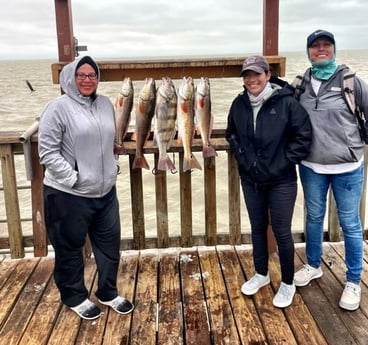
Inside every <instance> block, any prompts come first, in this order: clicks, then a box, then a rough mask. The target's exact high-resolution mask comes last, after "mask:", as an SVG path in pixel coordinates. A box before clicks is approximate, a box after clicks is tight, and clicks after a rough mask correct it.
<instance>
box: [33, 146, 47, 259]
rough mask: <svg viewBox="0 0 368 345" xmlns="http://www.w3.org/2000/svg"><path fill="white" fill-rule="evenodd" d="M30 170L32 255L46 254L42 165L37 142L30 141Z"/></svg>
mask: <svg viewBox="0 0 368 345" xmlns="http://www.w3.org/2000/svg"><path fill="white" fill-rule="evenodd" d="M31 154H32V171H33V179H32V181H31V197H32V229H33V241H34V245H33V246H34V256H36V257H39V256H47V245H48V241H47V233H46V225H45V220H44V206H43V166H42V165H40V158H39V156H38V143H37V142H32V143H31Z"/></svg>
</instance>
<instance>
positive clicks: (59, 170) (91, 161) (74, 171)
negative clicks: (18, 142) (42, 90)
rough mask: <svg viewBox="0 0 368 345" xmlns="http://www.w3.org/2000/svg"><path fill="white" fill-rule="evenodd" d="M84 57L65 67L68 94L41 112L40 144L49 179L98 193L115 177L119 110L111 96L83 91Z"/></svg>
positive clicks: (69, 190) (59, 186)
mask: <svg viewBox="0 0 368 345" xmlns="http://www.w3.org/2000/svg"><path fill="white" fill-rule="evenodd" d="M79 61H80V60H75V61H73V62H71V63H70V64H68V65H66V66H65V67H64V68H63V69H62V71H61V75H60V86H61V88H62V90H63V91H64V92H65V94H63V95H62V96H60V97H58V98H56V99H54V100H52V101H51V102H50V103H49V104H47V105H46V107H45V109H44V110H43V112H42V114H41V116H40V126H39V134H38V141H39V145H38V150H39V156H40V162H41V164H43V165H44V166H45V168H46V170H45V176H44V184H45V185H47V186H50V187H52V188H55V189H58V190H60V191H64V192H67V193H70V194H74V195H79V196H84V197H90V198H95V197H102V196H104V195H106V194H107V193H108V192H109V191H110V190H111V188H112V187H113V186H114V185H115V183H116V177H117V172H118V164H117V163H118V162H117V161H116V159H115V157H114V153H113V148H114V138H115V112H114V107H113V105H112V103H111V101H110V99H109V98H108V97H106V96H101V95H95V97H85V96H82V95H81V94H80V93H79V91H78V88H77V85H76V82H75V72H76V69H77V65H78V62H79ZM96 66H97V64H96ZM97 68H98V67H97ZM97 72H98V77H99V75H100V73H99V70H98V71H97Z"/></svg>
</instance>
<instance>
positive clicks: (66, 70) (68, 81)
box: [60, 56, 100, 98]
mask: <svg viewBox="0 0 368 345" xmlns="http://www.w3.org/2000/svg"><path fill="white" fill-rule="evenodd" d="M86 63H87V64H89V65H90V66H91V67H92V68H93V69H94V70H95V72H96V74H97V80H100V69H99V67H98V65H97V63H96V62H95V61H94V60H93V59H92V58H91V57H90V56H83V57H81V58H80V59H76V60H74V61H72V62H70V63H68V64H67V65H65V66H64V67H63V69H62V70H61V72H60V87H61V89H62V90H63V91H64V92H65V93H66V94H67V95H69V96H70V97H73V96H75V97H78V98H79V91H78V88H77V84H76V82H75V73H76V72H77V69H78V68H79V67H80V66H82V65H84V64H86ZM73 98H74V97H73Z"/></svg>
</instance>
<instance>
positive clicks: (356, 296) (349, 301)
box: [339, 282, 361, 310]
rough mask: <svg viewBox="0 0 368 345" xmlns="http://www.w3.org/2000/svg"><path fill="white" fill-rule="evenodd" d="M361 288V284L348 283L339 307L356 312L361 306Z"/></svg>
mask: <svg viewBox="0 0 368 345" xmlns="http://www.w3.org/2000/svg"><path fill="white" fill-rule="evenodd" d="M360 295H361V288H360V286H359V284H354V283H352V282H347V283H346V284H345V289H344V291H343V292H342V295H341V298H340V302H339V306H340V307H341V308H343V309H346V310H356V309H358V308H359V304H360Z"/></svg>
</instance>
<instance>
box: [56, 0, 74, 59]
mask: <svg viewBox="0 0 368 345" xmlns="http://www.w3.org/2000/svg"><path fill="white" fill-rule="evenodd" d="M55 14H56V30H57V39H58V51H59V61H60V62H71V61H74V59H75V49H76V48H75V44H74V34H73V19H72V7H71V0H55Z"/></svg>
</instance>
